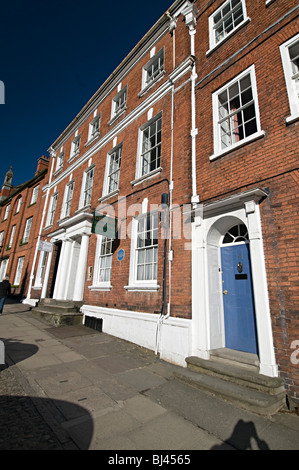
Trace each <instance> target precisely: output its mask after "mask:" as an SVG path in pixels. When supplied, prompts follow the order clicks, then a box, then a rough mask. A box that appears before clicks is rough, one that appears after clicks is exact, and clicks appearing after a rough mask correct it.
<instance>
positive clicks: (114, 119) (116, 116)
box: [108, 106, 127, 126]
mask: <svg viewBox="0 0 299 470" xmlns="http://www.w3.org/2000/svg"><path fill="white" fill-rule="evenodd" d="M126 111H127V106H125V107H124V108H122V109H121V110H120V111H118V112H117V113H116V114H114V116H113V117H112V118H111V119H110V121H109V122H108V126H111V125H112V124H113V123H114V122H115V121H117V119H118V118H119V117H120V116H121V115H122V114H124V113H125V112H126Z"/></svg>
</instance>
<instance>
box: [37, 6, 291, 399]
mask: <svg viewBox="0 0 299 470" xmlns="http://www.w3.org/2000/svg"><path fill="white" fill-rule="evenodd" d="M298 29H299V28H298V7H297V5H296V1H293V0H290V1H289V2H287V3H286V2H280V1H279V0H272V1H270V0H268V1H260V2H258V3H257V2H254V1H253V0H226V1H223V0H217V1H210V2H202V1H198V0H197V1H195V2H191V1H183V0H177V1H176V2H175V3H174V4H173V5H172V6H171V7H170V8H169V10H168V12H166V13H165V15H163V16H162V17H161V18H160V20H159V21H158V22H157V23H156V24H155V25H154V26H153V27H152V29H151V30H150V31H149V32H148V33H147V35H146V36H145V37H144V38H143V39H142V40H141V41H140V42H139V43H138V44H137V46H136V47H135V48H134V49H133V50H132V51H131V52H130V53H129V54H128V56H127V57H126V58H125V60H124V61H123V62H122V63H121V64H120V65H119V67H118V68H117V69H116V70H115V71H114V72H113V74H112V75H111V76H110V77H109V78H108V79H107V80H106V82H105V83H104V84H103V85H102V86H101V87H100V88H99V90H98V91H97V92H96V93H95V95H94V96H93V97H92V98H91V99H90V101H89V102H88V103H87V104H86V105H85V107H84V108H83V109H82V110H81V112H80V113H79V114H78V115H77V116H76V118H75V119H74V120H73V121H72V122H71V123H70V125H69V126H68V127H67V128H66V129H65V130H64V131H63V133H62V134H61V135H60V136H59V137H58V138H57V139H56V141H55V142H54V143H53V145H52V147H51V149H50V154H51V161H50V175H49V182H48V184H47V185H46V186H45V187H44V188H43V189H44V193H45V213H46V215H45V219H44V222H43V224H42V225H43V230H42V238H41V239H42V241H46V242H50V243H51V245H52V247H53V250H52V251H51V252H47V251H40V252H39V254H38V257H37V260H36V264H35V277H34V280H33V284H32V291H31V293H30V297H31V298H32V299H39V298H46V297H47V298H53V299H56V300H65V301H67V300H73V301H78V302H81V303H82V304H83V305H82V311H83V313H84V314H85V315H86V316H91V317H95V318H100V319H102V320H103V331H106V332H107V333H110V334H113V335H115V336H119V337H122V338H125V339H127V340H129V341H133V342H136V343H137V344H140V345H142V346H145V347H148V348H150V349H153V350H156V351H159V353H160V355H161V357H162V358H164V359H166V360H169V361H172V362H175V363H177V364H180V365H183V366H184V365H185V364H186V362H185V359H186V358H187V357H188V356H197V357H199V358H201V359H206V360H209V359H210V356H211V351H214V350H219V349H225V348H228V349H232V350H237V351H239V350H241V351H243V352H246V353H248V354H254V355H257V357H258V361H259V371H260V374H262V375H266V376H269V377H277V376H280V377H283V378H284V382H285V386H286V389H287V393H288V394H289V396H290V397H292V398H294V399H298V398H299V397H298V393H299V392H298V382H299V377H298V364H297V363H298V360H297V356H298V355H296V350H297V349H296V348H298V341H299V336H298V282H299V279H298V235H297V233H298V180H299V177H298V145H297V143H298V116H299V98H298V72H299V59H298V47H299V36H298ZM274 67H275V72H274ZM161 203H163V205H161ZM165 203H167V204H165ZM168 209H169V210H168ZM107 214H108V215H109V216H110V218H109V220H108V219H107V218H105V219H103V216H104V215H107ZM95 216H97V218H96V217H95ZM167 221H168V222H169V225H167V223H166V222H167ZM115 226H116V229H117V230H116V233H114V231H113V228H114V227H115ZM165 239H166V242H165Z"/></svg>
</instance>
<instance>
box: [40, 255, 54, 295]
mask: <svg viewBox="0 0 299 470" xmlns="http://www.w3.org/2000/svg"><path fill="white" fill-rule="evenodd" d="M52 257H53V251H50V253H49V256H48V260H47V266H46V271H45V276H44V282H43V288H42V293H41V298H42V299H44V298H45V297H46V295H47V288H48V282H49V275H50V268H51V263H52Z"/></svg>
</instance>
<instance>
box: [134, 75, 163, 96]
mask: <svg viewBox="0 0 299 470" xmlns="http://www.w3.org/2000/svg"><path fill="white" fill-rule="evenodd" d="M165 74H166V71H165V70H162V72H160V73H159V75H157V76H156V77H155V78H154V80H152V81H151V82H150V83H149V84H148V85H146V86H145V87H144V88H142V90H141V91H140V92H139V93H138V98H141V97H142V96H143V95H145V94H146V93H147V91H148V90H150V88H152V86H154V85H155V84H156V83H157V82H158V81H159V80H161V79H162V78H163V77H164V75H165Z"/></svg>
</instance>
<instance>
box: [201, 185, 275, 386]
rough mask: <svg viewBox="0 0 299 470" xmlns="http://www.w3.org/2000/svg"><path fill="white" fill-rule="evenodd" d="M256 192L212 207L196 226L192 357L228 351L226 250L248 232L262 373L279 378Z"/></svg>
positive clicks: (207, 207) (262, 194) (206, 208)
mask: <svg viewBox="0 0 299 470" xmlns="http://www.w3.org/2000/svg"><path fill="white" fill-rule="evenodd" d="M266 196H267V193H266V192H265V191H264V190H261V189H256V190H250V191H246V192H244V193H241V194H237V195H234V196H231V197H229V198H225V199H221V200H219V201H216V202H213V203H210V204H206V205H204V207H203V216H200V215H197V216H195V220H194V223H193V224H192V354H193V355H195V356H199V357H202V358H204V359H209V358H210V351H211V350H212V349H216V348H221V347H224V345H225V337H224V316H223V302H222V282H221V272H220V271H219V268H220V266H221V264H220V244H221V241H222V236H223V235H224V234H225V233H226V231H227V230H228V229H229V228H231V227H232V226H233V225H236V224H239V223H243V224H245V225H246V227H247V229H248V237H249V241H250V258H251V270H252V282H253V291H254V303H255V314H256V327H257V340H258V344H259V360H260V373H261V374H263V375H267V376H270V377H277V375H278V368H277V364H276V361H275V354H274V345H273V334H272V324H271V316H270V307H269V298H268V289H267V277H266V268H265V260H264V249H263V238H262V229H261V220H260V211H259V202H260V200H261V199H262V198H264V197H266Z"/></svg>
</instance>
